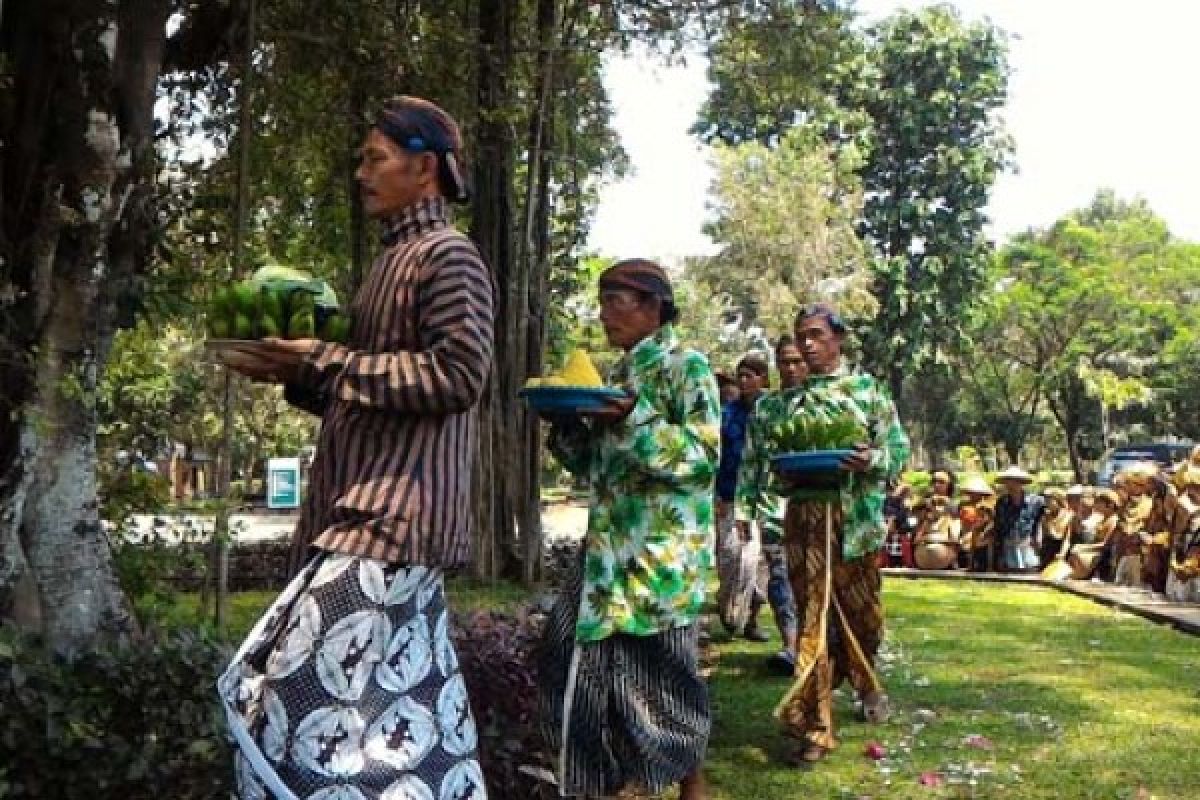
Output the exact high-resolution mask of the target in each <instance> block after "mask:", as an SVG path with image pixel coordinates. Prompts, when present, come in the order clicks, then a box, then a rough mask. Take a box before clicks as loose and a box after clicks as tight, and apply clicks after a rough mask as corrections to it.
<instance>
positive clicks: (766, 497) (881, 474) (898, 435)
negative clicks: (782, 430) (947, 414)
mask: <svg viewBox="0 0 1200 800" xmlns="http://www.w3.org/2000/svg"><path fill="white" fill-rule="evenodd" d="M768 398H770V399H768ZM821 411H825V412H832V411H837V412H845V411H851V412H852V413H853V414H854V415H855V416H856V417H858V419H859V422H861V423H862V425H863V427H864V428H865V429H866V430H867V431H868V440H869V441H868V442H867V444H869V445H870V446H871V466H870V467H869V468H868V469H867V471H866V472H862V473H857V474H855V473H851V474H849V475H848V476H847V478H846V481H845V483H844V484H843V488H842V489H841V491H840V492H839V493H838V496H837V497H836V498H834V500H835V502H840V503H841V506H842V514H843V517H842V518H843V528H842V558H843V559H844V560H846V561H851V560H854V559H857V558H861V557H862V556H864V555H867V554H869V553H874V552H875V551H877V550H878V549H879V547H880V545H882V544H883V540H884V537H885V536H886V534H887V529H886V526H885V524H884V520H883V501H884V497H885V492H886V482H887V481H888V480H889V479H890V478H893V477H895V476H896V475H898V474H899V473H900V470H901V469H902V468H903V467H904V463H905V462H906V461H907V460H908V454H909V443H908V436H907V435H906V434H905V433H904V428H903V427H901V425H900V418H899V417H898V416H897V414H896V406H895V405H894V404H893V403H892V400H891V398H890V397H889V396H888V393H887V390H886V389H884V387H883V386H882V385H881V384H880V383H879V382H878V381H876V380H875V379H874V378H872V377H871V376H870V375H866V374H863V373H856V372H850V371H849V370H847V369H846V368H845V366H844V365H842V366H839V367H838V369H837V370H836V371H835V372H833V373H831V374H829V375H810V376H809V377H808V378H807V379H806V380H805V381H804V383H803V384H801V385H800V386H799V387H797V388H795V389H789V390H787V391H785V392H780V393H777V394H773V395H768V396H767V397H764V398H763V399H762V400H760V401H759V403H758V405H757V406H756V407H755V415H754V420H753V421H752V422H751V424H750V425H749V426H748V427H747V431H746V449H745V452H744V455H743V457H742V468H741V471H740V473H739V474H738V500H737V508H736V518H737V519H738V520H741V521H751V520H757V521H759V523H760V524H763V526H764V534H768V533H769V531H768V530H766V528H767V527H768V526H769V525H770V524H771V523H772V522H774V523H775V524H778V520H779V514H780V512H779V509H778V507H777V506H773V505H772V500H773V497H772V495H777V494H779V493H785V491H784V489H783V487H782V485H781V484H780V482H779V480H778V478H777V477H776V476H775V475H774V473H773V472H772V471H771V469H770V460H771V457H772V456H776V455H779V454H780V450H781V448H780V447H779V446H778V445H777V444H776V443H775V442H774V441H773V440H772V435H771V432H772V431H775V430H778V429H779V427H780V425H781V424H782V423H784V422H787V421H788V420H789V419H790V418H791V417H793V416H795V415H797V414H801V413H809V414H812V413H820V412H821ZM790 497H791V499H793V500H827V499H828V495H827V493H818V494H813V493H809V492H805V491H804V490H799V491H794V492H791V494H790ZM772 514H774V515H775V518H774V520H771V519H770V517H771V515H772Z"/></svg>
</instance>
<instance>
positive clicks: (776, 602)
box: [739, 334, 808, 675]
mask: <svg viewBox="0 0 1200 800" xmlns="http://www.w3.org/2000/svg"><path fill="white" fill-rule="evenodd" d="M775 368H776V369H777V370H778V372H779V391H778V392H776V393H771V394H767V395H764V396H763V397H762V398H760V399H759V401H758V406H757V407H756V408H755V412H754V420H753V421H751V424H750V428H749V430H748V431H747V437H746V446H747V448H750V447H763V446H764V443H765V440H766V435H767V431H765V430H763V429H762V428H761V426H759V425H758V424H757V420H760V419H763V420H765V419H774V418H776V417H777V416H778V414H777V413H776V410H775V409H774V408H773V406H775V405H777V404H779V403H781V402H784V400H783V398H784V397H785V396H786V395H787V394H788V393H789V392H791V391H792V390H794V389H795V388H796V387H797V386H799V385H800V384H801V383H803V382H804V378H805V377H806V376H807V375H808V367H807V366H806V365H805V363H804V355H803V354H802V353H801V352H800V349H799V348H798V347H796V342H795V339H793V338H792V336H791V334H785V335H784V336H782V337H781V338H780V339H779V342H778V343H777V344H776V345H775ZM743 463H744V464H745V463H754V462H753V459H746V460H744V461H743ZM772 477H773V476H771V475H767V476H760V475H754V476H750V477H747V478H746V480H749V481H750V482H751V483H757V482H759V481H761V480H767V481H770V480H771V479H772ZM740 480H741V476H739V481H740ZM781 492H782V487H778V486H775V490H767V491H764V492H762V493H761V495H760V500H761V507H760V509H759V510H758V513H757V515H756V518H755V520H754V521H753V522H751V523H749V524H751V525H756V526H757V527H758V529H759V531H760V535H761V538H762V543H763V559H764V560H765V561H766V565H767V602H769V603H770V604H771V611H772V612H773V613H774V616H775V625H776V627H777V628H779V636H780V638H781V640H782V641H783V648H782V649H780V651H779V652H778V653H776V654H774V655H773V656H771V657H770V659H769V660H768V661H767V667H768V669H770V670H771V671H772V672H775V673H777V674H780V675H791V674H792V673H793V672H794V671H795V669H796V636H797V635H798V632H799V624H800V623H799V619H798V615H797V609H796V599H795V597H793V596H792V587H791V584H790V583H789V582H788V567H787V554H786V553H785V552H784V549H783V544H782V542H783V518H784V511H785V506H786V503H787V498H786V497H785V496H784V495H783V494H781Z"/></svg>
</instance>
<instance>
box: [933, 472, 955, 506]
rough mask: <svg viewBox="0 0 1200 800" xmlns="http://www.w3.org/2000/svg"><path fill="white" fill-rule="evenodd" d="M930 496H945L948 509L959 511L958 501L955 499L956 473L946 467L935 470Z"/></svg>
mask: <svg viewBox="0 0 1200 800" xmlns="http://www.w3.org/2000/svg"><path fill="white" fill-rule="evenodd" d="M929 496H930V497H942V498H945V500H946V508H947V510H948V511H949V512H950V513H951V514H956V513H958V503H957V502H956V501H955V499H954V473H952V472H950V471H948V470H944V469H939V470H935V471H934V473H933V480H932V481H931V482H930V486H929Z"/></svg>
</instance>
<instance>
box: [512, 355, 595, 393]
mask: <svg viewBox="0 0 1200 800" xmlns="http://www.w3.org/2000/svg"><path fill="white" fill-rule="evenodd" d="M539 386H557V387H566V386H570V387H573V388H587V389H597V388H600V387H602V386H604V379H603V378H601V377H600V372H599V370H597V369H596V365H595V364H593V363H592V357H591V356H589V355H588V354H587V351H586V350H575V351H573V352H572V353H571V355H570V356H568V357H567V363H566V366H564V367H563V368H562V371H561V372H559V373H558V374H557V375H549V376H547V377H545V378H530V379H529V380H528V381H527V382H526V383H525V388H527V389H533V388H536V387H539Z"/></svg>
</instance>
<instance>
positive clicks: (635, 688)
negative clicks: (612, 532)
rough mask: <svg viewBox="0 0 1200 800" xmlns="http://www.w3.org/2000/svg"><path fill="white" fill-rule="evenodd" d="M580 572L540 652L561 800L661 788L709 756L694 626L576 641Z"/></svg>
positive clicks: (545, 726)
mask: <svg viewBox="0 0 1200 800" xmlns="http://www.w3.org/2000/svg"><path fill="white" fill-rule="evenodd" d="M582 586H583V584H582V581H581V578H580V573H579V571H578V570H577V571H576V572H575V574H574V575H573V577H572V578H571V580H569V581H568V584H567V585H566V586H565V587H564V588H563V593H562V594H561V595H560V597H559V600H558V602H557V603H556V605H555V607H554V609H553V610H552V611H551V613H550V617H549V619H548V620H547V622H546V632H545V636H544V638H543V641H542V646H541V651H540V653H539V657H538V672H539V680H538V683H539V686H540V689H541V707H542V713H541V721H542V735H543V738H544V739H545V741H546V743H547V744H548V745H549V747H550V748H551V752H552V753H553V754H554V755H555V756H556V777H557V780H558V786H559V792H560V794H561V795H562V796H563V797H574V796H580V795H583V796H589V797H607V796H609V795H613V794H616V793H617V792H619V791H621V790H622V789H624V788H627V787H628V788H636V789H641V790H643V791H645V792H646V793H648V794H651V795H658V794H660V793H661V792H663V791H664V790H665V789H666V788H667V787H668V786H670V785H671V784H674V783H678V782H679V781H680V780H682V779H683V778H684V777H686V776H687V775H689V774H690V773H692V772H694V771H695V770H696V769H698V768H699V767H700V765H701V764H702V763H703V762H704V753H705V750H706V748H707V746H708V735H709V730H710V728H711V717H710V713H709V705H708V687H707V686H706V685H705V682H704V679H703V678H702V677H701V675H700V669H699V659H698V650H699V648H698V639H699V628H698V625H697V623H693V624H692V625H688V626H686V627H678V628H672V629H671V630H668V631H663V632H660V633H656V634H653V635H650V636H634V635H631V634H615V635H613V636H609V637H607V638H605V639H601V640H600V641H595V642H577V641H576V639H575V621H576V617H577V614H578V609H579V601H580V592H581V591H582Z"/></svg>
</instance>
